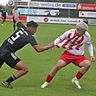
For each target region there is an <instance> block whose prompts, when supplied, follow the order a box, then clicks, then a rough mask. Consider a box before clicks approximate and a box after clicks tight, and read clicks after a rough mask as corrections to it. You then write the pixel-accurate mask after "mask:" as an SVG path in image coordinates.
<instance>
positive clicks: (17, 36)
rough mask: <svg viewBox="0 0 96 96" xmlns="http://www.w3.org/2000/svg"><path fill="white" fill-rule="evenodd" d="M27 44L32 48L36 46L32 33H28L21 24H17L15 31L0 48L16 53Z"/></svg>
mask: <svg viewBox="0 0 96 96" xmlns="http://www.w3.org/2000/svg"><path fill="white" fill-rule="evenodd" d="M28 43H30V44H31V45H32V46H34V45H37V42H36V40H35V38H34V37H33V36H32V33H31V32H29V31H28V30H27V29H26V27H25V26H24V25H23V24H22V23H21V22H18V23H17V30H16V31H15V32H14V33H13V34H12V35H11V36H10V37H9V38H7V39H6V40H5V41H4V43H3V44H2V46H3V47H6V48H7V49H8V50H10V51H11V52H16V51H17V50H19V49H21V48H22V47H24V46H25V45H26V44H28Z"/></svg>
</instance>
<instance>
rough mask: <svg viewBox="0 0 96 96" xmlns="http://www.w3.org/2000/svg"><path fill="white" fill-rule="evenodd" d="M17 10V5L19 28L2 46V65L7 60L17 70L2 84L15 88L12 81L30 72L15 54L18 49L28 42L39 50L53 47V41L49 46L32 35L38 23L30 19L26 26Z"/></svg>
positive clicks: (15, 16) (0, 58)
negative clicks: (41, 43)
mask: <svg viewBox="0 0 96 96" xmlns="http://www.w3.org/2000/svg"><path fill="white" fill-rule="evenodd" d="M15 10H16V6H15V7H14V8H13V16H14V19H15V21H16V23H17V30H16V31H15V32H14V33H13V34H12V35H11V36H10V37H8V38H7V39H6V40H5V41H4V42H3V44H2V45H1V47H0V67H1V66H2V65H3V63H4V62H5V63H6V64H7V65H8V66H10V67H11V68H14V69H16V70H17V72H16V73H15V74H13V75H12V76H10V77H8V79H7V80H5V81H3V82H2V83H1V84H2V86H4V87H6V88H13V86H12V85H11V82H13V81H14V80H16V79H18V78H19V77H21V76H23V75H25V74H26V73H27V72H28V68H27V67H26V66H25V65H24V63H23V61H22V60H21V59H20V58H18V57H17V56H16V55H15V52H16V51H17V50H19V49H21V48H22V47H24V46H25V45H26V44H28V43H30V44H31V45H32V47H33V48H34V49H35V50H36V51H37V52H42V51H45V50H48V49H50V48H52V47H53V46H52V45H53V44H52V43H50V44H48V45H47V46H40V45H38V44H37V42H36V40H35V38H34V37H33V36H32V35H34V34H35V32H36V30H37V27H38V24H37V23H36V22H34V21H30V22H28V23H27V25H26V27H25V26H24V25H23V24H22V23H21V21H20V19H19V17H18V15H17V14H16V12H15Z"/></svg>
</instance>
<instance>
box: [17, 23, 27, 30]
mask: <svg viewBox="0 0 96 96" xmlns="http://www.w3.org/2000/svg"><path fill="white" fill-rule="evenodd" d="M17 28H24V29H25V28H26V27H25V26H24V25H23V23H22V22H18V23H17Z"/></svg>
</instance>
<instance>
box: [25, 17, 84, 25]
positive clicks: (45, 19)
mask: <svg viewBox="0 0 96 96" xmlns="http://www.w3.org/2000/svg"><path fill="white" fill-rule="evenodd" d="M30 20H34V21H35V22H40V23H58V24H76V23H78V22H81V21H83V19H77V18H56V17H39V16H38V17H37V16H27V21H30Z"/></svg>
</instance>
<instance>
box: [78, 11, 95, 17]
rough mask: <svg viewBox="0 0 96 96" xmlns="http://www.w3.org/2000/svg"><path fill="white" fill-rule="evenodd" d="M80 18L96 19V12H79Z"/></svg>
mask: <svg viewBox="0 0 96 96" xmlns="http://www.w3.org/2000/svg"><path fill="white" fill-rule="evenodd" d="M79 17H90V18H96V12H91V11H90V12H89V11H79Z"/></svg>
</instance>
